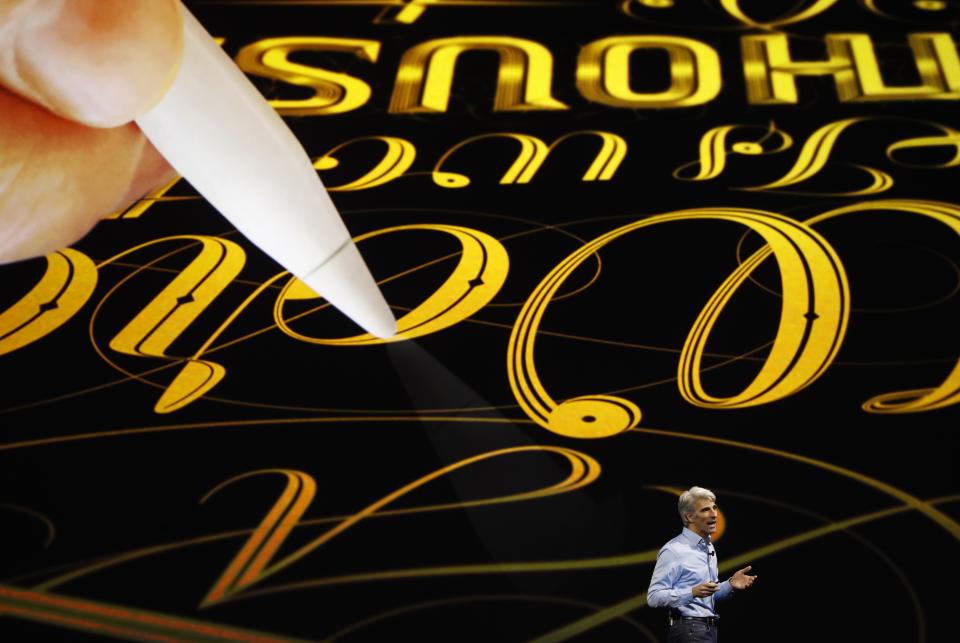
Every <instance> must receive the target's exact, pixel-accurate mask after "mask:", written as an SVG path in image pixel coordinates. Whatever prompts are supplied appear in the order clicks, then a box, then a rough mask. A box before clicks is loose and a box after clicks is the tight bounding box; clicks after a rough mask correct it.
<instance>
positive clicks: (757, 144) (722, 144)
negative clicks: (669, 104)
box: [673, 123, 793, 181]
mask: <svg viewBox="0 0 960 643" xmlns="http://www.w3.org/2000/svg"><path fill="white" fill-rule="evenodd" d="M738 129H757V128H756V126H753V125H721V126H719V127H714V128H711V129H710V130H708V131H707V133H706V134H704V135H703V136H702V137H700V158H699V160H696V161H692V162H690V163H685V164H683V165H681V166H680V167H678V168H677V169H676V170H674V172H673V177H674V178H676V179H680V180H683V181H709V180H711V179H715V178H717V177H718V176H720V175H721V174H723V171H724V169H726V167H727V157H728V156H729V155H730V154H742V155H744V156H757V155H761V154H776V153H778V152H782V151H784V150H787V149H789V148H790V147H791V146H792V145H793V138H792V137H791V136H790V135H789V134H787V133H786V132H784V131H782V130H779V129H777V127H776V125H774V124H773V123H770V126H769V127H768V128H767V131H766V133H764V135H763V136H761V137H760V138H758V139H756V140H752V141H737V142H736V143H733V144H728V139H729V137H730V135H732V134H733V133H734V132H736V131H737V130H738ZM774 134H775V135H777V137H778V138H779V139H780V144H779V145H778V146H777V147H775V148H772V149H769V150H768V149H766V148H764V146H763V145H764V143H766V141H767V140H768V139H769V138H770V137H771V136H773V135H774ZM691 165H698V166H699V170H698V172H697V174H696V175H695V176H690V177H686V176H683V171H684V170H686V169H687V168H688V167H690V166H691Z"/></svg>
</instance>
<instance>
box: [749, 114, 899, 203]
mask: <svg viewBox="0 0 960 643" xmlns="http://www.w3.org/2000/svg"><path fill="white" fill-rule="evenodd" d="M866 120H869V119H868V118H866V117H854V118H845V119H842V120H839V121H833V122H832V123H827V124H826V125H824V126H823V127H820V128H818V129H817V130H816V131H815V132H814V133H813V134H811V135H810V138H808V139H807V141H806V142H805V143H804V144H803V148H802V149H801V150H800V154H799V156H798V157H797V160H796V162H795V163H794V165H793V167H792V168H790V170H789V171H788V172H787V173H786V174H784V175H783V176H782V177H780V178H779V179H777V180H775V181H771V182H770V183H765V184H764V185H756V186H753V187H747V188H741V189H743V190H749V191H761V190H772V189H776V188H782V187H784V186H787V185H795V184H797V183H801V182H803V181H806V180H807V179H810V178H812V177H813V176H815V175H816V174H818V173H819V172H820V170H822V169H823V168H824V166H825V165H826V164H827V162H828V161H829V160H830V154H831V153H832V152H833V148H834V145H835V144H836V142H837V139H838V138H839V137H840V135H841V134H842V133H843V132H844V131H845V130H846V129H847V128H848V127H850V126H852V125H855V124H857V123H862V122H864V121H866ZM855 167H857V168H859V169H861V170H864V171H865V172H866V173H867V174H868V175H870V177H871V179H872V181H871V183H870V185H868V186H867V187H865V188H861V189H859V190H852V191H849V192H838V193H835V194H833V196H867V195H871V194H877V193H878V192H883V191H885V190H888V189H890V187H891V186H892V185H893V178H892V177H890V175H888V174H887V173H886V172H883V171H881V170H877V169H874V168H868V167H864V166H859V165H858V166H855Z"/></svg>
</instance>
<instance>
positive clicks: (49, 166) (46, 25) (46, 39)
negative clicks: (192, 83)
mask: <svg viewBox="0 0 960 643" xmlns="http://www.w3.org/2000/svg"><path fill="white" fill-rule="evenodd" d="M182 30H183V27H182V18H181V15H180V9H179V3H178V2H177V1H176V0H0V115H2V117H0V263H7V262H12V261H17V260H20V259H27V258H31V257H38V256H42V255H45V254H47V253H49V252H52V251H54V250H58V249H60V248H63V247H64V246H67V245H69V244H71V243H73V242H75V241H77V240H79V239H80V238H81V237H83V236H84V235H85V234H86V233H87V232H88V231H89V229H90V228H91V227H93V225H94V224H96V222H97V221H99V220H100V219H101V218H102V217H104V216H106V215H108V214H110V213H111V212H115V211H117V210H120V209H123V208H125V207H126V206H127V205H129V204H130V203H132V202H133V201H135V200H136V199H137V198H139V197H140V196H142V195H143V194H145V193H146V192H148V191H149V190H150V189H151V188H153V187H155V186H158V185H162V184H163V183H164V182H166V181H169V180H171V179H172V178H173V177H174V176H175V174H174V173H173V170H172V169H171V168H170V166H169V165H167V163H166V161H164V160H163V158H162V157H161V156H160V154H159V153H158V152H157V151H156V150H155V149H154V148H153V146H152V145H150V143H149V142H147V140H146V139H145V138H144V136H143V134H142V133H141V132H140V130H139V129H138V128H137V127H136V125H135V124H133V123H131V121H132V120H133V119H134V118H136V117H137V116H139V115H141V114H143V113H144V112H146V111H148V110H149V109H150V108H151V107H152V106H153V105H155V104H156V103H157V102H158V101H159V100H160V98H161V97H162V96H163V95H164V93H166V91H167V89H169V87H170V85H171V83H172V82H173V79H174V77H175V75H176V72H177V70H178V68H179V64H180V54H181V50H182V38H183V31H182Z"/></svg>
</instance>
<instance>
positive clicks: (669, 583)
mask: <svg viewBox="0 0 960 643" xmlns="http://www.w3.org/2000/svg"><path fill="white" fill-rule="evenodd" d="M680 571H681V570H680V565H679V561H678V558H677V554H676V553H674V552H673V551H671V550H670V549H661V550H660V553H659V554H657V565H656V567H654V568H653V576H652V577H651V578H650V587H649V588H647V604H648V605H649V606H650V607H680V606H681V605H686V604H687V603H689V602H690V601H692V600H693V593H692V592H690V591H689V590H688V591H681V590H679V589H677V588H676V587H675V585H676V582H677V579H678V578H679V577H680Z"/></svg>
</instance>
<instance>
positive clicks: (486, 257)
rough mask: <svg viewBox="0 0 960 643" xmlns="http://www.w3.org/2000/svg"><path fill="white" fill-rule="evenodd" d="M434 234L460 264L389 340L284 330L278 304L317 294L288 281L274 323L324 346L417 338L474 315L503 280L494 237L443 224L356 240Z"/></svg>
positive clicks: (504, 261) (502, 255) (502, 252)
mask: <svg viewBox="0 0 960 643" xmlns="http://www.w3.org/2000/svg"><path fill="white" fill-rule="evenodd" d="M415 231H436V232H443V233H445V234H449V235H452V236H453V237H454V238H456V239H457V240H458V241H459V242H460V244H461V246H462V252H461V254H460V261H459V262H458V263H457V266H456V267H455V268H454V269H453V272H452V273H450V276H449V277H447V279H446V281H444V282H443V284H442V285H441V286H440V288H438V289H437V290H436V291H435V292H434V293H433V294H432V295H430V297H428V298H427V299H426V300H425V301H424V302H423V303H421V304H420V305H419V306H417V307H416V308H414V309H413V310H412V311H410V312H408V313H407V314H406V315H404V316H403V317H401V318H400V319H399V320H397V334H396V335H395V336H394V337H392V338H390V339H381V338H379V337H374V336H373V335H371V334H369V333H364V334H362V335H356V336H354V337H345V338H340V339H321V338H316V337H308V336H306V335H303V334H301V333H298V332H297V331H295V330H293V329H292V328H290V326H289V324H288V323H287V321H286V319H284V316H283V305H284V303H285V302H286V301H289V300H294V299H311V298H315V297H319V296H322V294H323V293H319V294H318V293H314V292H313V291H312V290H310V289H309V288H308V287H306V286H305V285H303V283H302V282H300V281H299V280H296V279H291V280H290V282H289V283H288V284H287V286H286V287H285V288H284V289H283V291H282V292H281V293H280V295H279V297H277V301H276V304H275V305H274V312H273V315H274V320H275V321H276V323H277V326H278V327H279V328H280V330H281V331H283V332H284V333H286V334H287V335H289V336H290V337H293V338H294V339H298V340H300V341H303V342H307V343H310V344H322V345H328V346H369V345H373V344H382V343H387V342H394V341H400V340H404V339H413V338H415V337H422V336H424V335H429V334H431V333H435V332H437V331H440V330H443V329H444V328H448V327H450V326H453V325H454V324H457V323H459V322H461V321H463V320H464V319H466V318H468V317H469V316H470V315H472V314H474V313H475V312H477V311H478V310H480V309H481V308H483V307H484V306H485V305H487V303H488V302H489V301H490V300H491V299H493V298H494V297H495V296H496V294H497V293H498V292H499V291H500V288H501V287H502V286H503V283H504V281H505V280H506V278H507V272H508V270H509V267H510V259H509V256H508V255H507V251H506V248H504V247H503V245H502V244H501V243H500V242H499V241H498V240H497V239H495V238H494V237H491V236H490V235H488V234H486V233H484V232H480V231H478V230H473V229H471V228H464V227H461V226H452V225H444V224H426V223H423V224H413V225H404V226H396V227H392V228H383V229H381V230H375V231H373V232H368V233H366V234H363V235H360V236H358V237H356V239H355V241H356V242H357V243H359V242H361V241H363V240H364V239H369V238H371V237H376V236H380V235H384V234H392V233H395V232H415Z"/></svg>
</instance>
